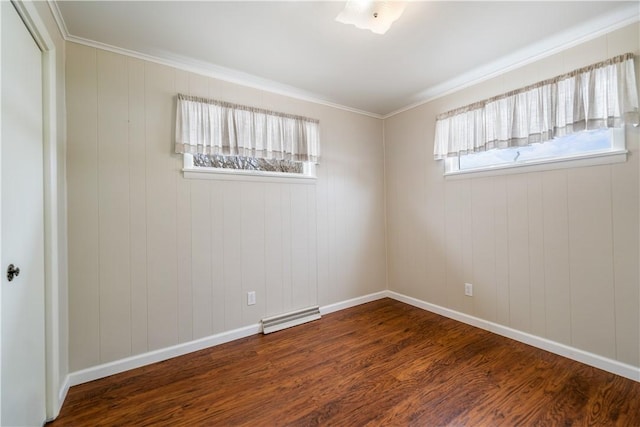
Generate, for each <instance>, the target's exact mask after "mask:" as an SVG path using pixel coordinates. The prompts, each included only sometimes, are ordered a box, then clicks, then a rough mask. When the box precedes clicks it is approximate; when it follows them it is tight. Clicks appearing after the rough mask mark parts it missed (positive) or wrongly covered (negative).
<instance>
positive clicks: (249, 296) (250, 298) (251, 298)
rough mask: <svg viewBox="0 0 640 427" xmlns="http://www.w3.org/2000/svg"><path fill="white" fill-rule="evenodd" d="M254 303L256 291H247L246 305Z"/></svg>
mask: <svg viewBox="0 0 640 427" xmlns="http://www.w3.org/2000/svg"><path fill="white" fill-rule="evenodd" d="M255 303H256V291H251V292H247V305H254V304H255Z"/></svg>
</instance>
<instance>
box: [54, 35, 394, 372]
mask: <svg viewBox="0 0 640 427" xmlns="http://www.w3.org/2000/svg"><path fill="white" fill-rule="evenodd" d="M66 73H67V74H66V77H67V80H66V85H67V93H66V94H67V108H68V124H67V126H68V152H67V161H68V166H67V167H68V175H67V180H68V193H69V194H68V215H69V334H70V338H69V341H70V345H69V347H70V355H69V359H70V360H69V365H70V371H71V372H73V371H77V370H80V369H84V368H88V367H92V366H95V365H98V364H101V363H106V362H110V361H114V360H118V359H122V358H124V357H128V356H132V355H136V354H140V353H144V352H146V351H150V350H155V349H161V348H164V347H167V346H171V345H175V344H178V343H183V342H187V341H190V340H194V339H197V338H201V337H206V336H209V335H212V334H216V333H219V332H223V331H229V330H232V329H235V328H238V327H242V326H246V325H250V324H254V323H256V322H258V321H259V319H261V318H262V317H265V316H268V315H274V314H278V313H283V312H286V311H289V310H291V309H295V308H301V307H305V306H309V305H315V304H320V305H326V304H330V303H333V302H338V301H343V300H346V299H349V298H354V297H357V296H362V295H365V294H368V293H372V292H377V291H381V290H383V289H386V262H385V235H384V230H385V224H384V163H383V146H382V121H381V120H379V119H375V118H371V117H367V116H363V115H359V114H355V113H351V112H346V111H343V110H338V109H335V108H330V107H326V106H321V105H317V104H311V103H307V102H303V101H298V100H294V99H291V98H287V97H284V96H279V95H275V94H271V93H266V92H263V91H259V90H256V89H251V88H247V87H242V86H238V85H234V84H230V83H226V82H223V81H220V80H216V79H212V78H209V77H204V76H201V75H197V74H193V73H189V72H185V71H180V70H177V69H174V68H171V67H167V66H163V65H158V64H155V63H151V62H145V61H142V60H139V59H135V58H131V57H127V56H123V55H119V54H116V53H111V52H107V51H103V50H100V49H95V48H91V47H87V46H82V45H79V44H75V43H68V44H67V68H66ZM178 92H183V93H187V94H191V95H197V96H204V97H211V98H217V99H222V100H225V101H229V102H236V103H242V104H246V105H252V106H256V107H262V108H269V109H273V110H277V111H283V112H287V113H293V114H300V115H307V116H310V117H314V118H317V119H319V120H320V127H321V138H322V159H321V162H320V165H319V166H318V179H317V181H316V183H315V184H311V185H309V184H300V183H273V182H239V181H220V180H187V179H184V177H183V175H182V172H181V168H182V157H181V156H180V155H176V154H173V146H172V143H173V135H174V121H175V95H176V94H177V93H178ZM250 290H251V291H256V293H257V304H256V305H255V306H247V305H246V292H247V291H250Z"/></svg>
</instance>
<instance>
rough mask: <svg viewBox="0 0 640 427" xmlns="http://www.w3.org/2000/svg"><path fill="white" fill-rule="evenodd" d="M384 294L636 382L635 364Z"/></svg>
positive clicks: (639, 373)
mask: <svg viewBox="0 0 640 427" xmlns="http://www.w3.org/2000/svg"><path fill="white" fill-rule="evenodd" d="M386 296H387V297H389V298H392V299H395V300H397V301H400V302H404V303H406V304H409V305H412V306H414V307H418V308H421V309H423V310H426V311H430V312H432V313H436V314H440V315H442V316H444V317H448V318H450V319H454V320H457V321H459V322H462V323H466V324H468V325H471V326H475V327H477V328H480V329H484V330H487V331H490V332H493V333H495V334H498V335H502V336H503V337H507V338H511V339H513V340H516V341H520V342H522V343H525V344H529V345H531V346H533V347H537V348H540V349H542V350H546V351H548V352H551V353H554V354H557V355H559V356H563V357H566V358H568V359H572V360H575V361H577V362H580V363H584V364H585V365H589V366H593V367H594V368H598V369H602V370H603V371H607V372H611V373H613V374H616V375H620V376H621V377H625V378H628V379H630V380H634V381H638V382H640V368H638V367H636V366H632V365H628V364H626V363H622V362H619V361H617V360H613V359H609V358H606V357H603V356H599V355H597V354H594V353H590V352H588V351H584V350H580V349H578V348H574V347H570V346H568V345H565V344H560V343H558V342H555V341H551V340H548V339H546V338H542V337H539V336H536V335H531V334H529V333H526V332H522V331H518V330H516V329H512V328H509V327H507V326H503V325H499V324H497V323H493V322H490V321H488V320H483V319H480V318H478V317H474V316H470V315H468V314H465V313H460V312H459V311H455V310H451V309H449V308H445V307H441V306H439V305H435V304H431V303H428V302H425V301H422V300H419V299H416V298H412V297H408V296H406V295H403V294H400V293H397V292H394V291H386Z"/></svg>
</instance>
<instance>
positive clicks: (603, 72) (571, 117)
mask: <svg viewBox="0 0 640 427" xmlns="http://www.w3.org/2000/svg"><path fill="white" fill-rule="evenodd" d="M625 115H627V116H632V117H631V120H633V121H634V122H635V123H637V122H638V90H637V88H636V75H635V69H634V63H633V54H632V53H627V54H624V55H620V56H616V57H614V58H611V59H608V60H606V61H602V62H599V63H597V64H593V65H590V66H588V67H584V68H580V69H578V70H574V71H572V72H570V73H567V74H563V75H561V76H557V77H555V78H552V79H548V80H544V81H541V82H538V83H536V84H533V85H530V86H526V87H524V88H521V89H518V90H515V91H512V92H508V93H505V94H502V95H499V96H496V97H493V98H489V99H486V100H484V101H480V102H477V103H474V104H471V105H467V106H465V107H461V108H457V109H455V110H452V111H449V112H446V113H443V114H440V115H439V116H438V117H437V118H436V134H435V143H434V149H433V155H434V158H435V159H443V158H445V157H447V156H458V155H461V154H467V153H471V152H475V151H484V150H490V149H493V148H507V147H512V146H522V145H528V144H532V143H535V142H542V141H546V140H549V139H552V138H554V137H556V136H562V135H565V134H570V133H573V132H578V131H581V130H584V129H596V128H602V127H618V126H621V125H622V124H623V123H624V121H625Z"/></svg>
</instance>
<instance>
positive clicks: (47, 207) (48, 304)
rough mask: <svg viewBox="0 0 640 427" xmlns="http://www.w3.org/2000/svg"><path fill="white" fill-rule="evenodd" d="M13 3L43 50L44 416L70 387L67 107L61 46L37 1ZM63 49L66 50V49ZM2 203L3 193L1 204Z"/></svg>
mask: <svg viewBox="0 0 640 427" xmlns="http://www.w3.org/2000/svg"><path fill="white" fill-rule="evenodd" d="M11 3H12V4H13V6H14V7H15V9H16V10H17V11H18V15H19V16H20V18H21V19H22V21H23V22H24V24H25V27H26V28H27V30H28V31H29V32H30V33H31V35H32V36H33V39H34V40H35V42H36V44H37V45H38V47H39V48H40V51H41V52H42V105H43V111H42V124H43V147H42V148H43V180H44V182H43V192H44V194H43V196H44V212H43V214H44V281H45V283H44V288H45V290H44V292H45V298H44V301H45V302H44V304H45V307H44V310H45V313H44V315H45V396H46V416H47V420H51V419H53V418H55V417H56V416H57V415H58V413H59V412H60V408H61V406H62V402H63V401H64V398H65V397H66V394H67V391H68V389H69V386H68V380H67V379H66V378H65V379H64V383H63V382H61V378H60V374H61V372H60V364H61V360H60V359H61V354H62V352H61V344H63V343H61V338H62V336H61V325H60V323H61V322H60V289H61V280H60V279H61V277H62V280H66V279H64V277H63V276H61V274H66V267H65V266H62V265H61V261H63V262H65V261H64V260H66V256H64V252H66V247H62V248H61V247H60V244H61V243H63V244H65V242H66V240H65V239H64V236H62V237H63V238H62V239H61V236H60V235H59V233H58V229H59V220H60V218H59V210H58V209H59V208H60V206H59V203H58V199H59V196H60V195H62V196H63V197H64V196H65V195H66V194H65V192H64V188H59V186H58V170H59V165H60V164H62V165H63V166H62V167H64V163H61V162H60V160H59V159H58V140H59V138H58V131H59V130H58V117H59V116H60V114H63V113H64V111H58V108H57V101H58V98H59V97H63V96H64V93H57V92H58V90H57V75H56V74H57V73H56V69H57V65H58V64H57V53H58V52H57V48H56V45H55V42H54V39H53V37H52V36H51V34H50V32H49V30H48V29H47V26H46V24H45V23H44V21H43V20H42V18H41V17H40V14H39V12H38V11H37V8H36V6H35V4H33V3H32V2H30V1H22V0H11ZM52 15H53V14H52ZM62 53H63V55H64V52H62ZM63 57H64V56H63ZM62 117H64V116H62ZM61 123H64V121H61ZM0 125H1V124H0ZM60 130H61V131H62V133H61V134H62V135H66V131H65V129H64V127H63V129H60ZM64 141H65V137H64V136H63V137H62V138H61V141H60V143H61V144H62V148H63V150H61V154H62V156H64V155H65V154H64V153H65V150H64ZM62 187H64V186H62ZM0 191H1V189H0ZM0 196H1V194H0ZM63 200H66V199H63ZM1 203H2V199H1V197H0V208H1ZM62 207H63V209H64V210H63V215H64V216H66V214H65V213H64V212H66V208H65V206H62ZM61 252H62V253H61ZM63 336H66V334H64V335H63ZM65 371H66V370H65ZM65 375H66V372H65Z"/></svg>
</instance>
